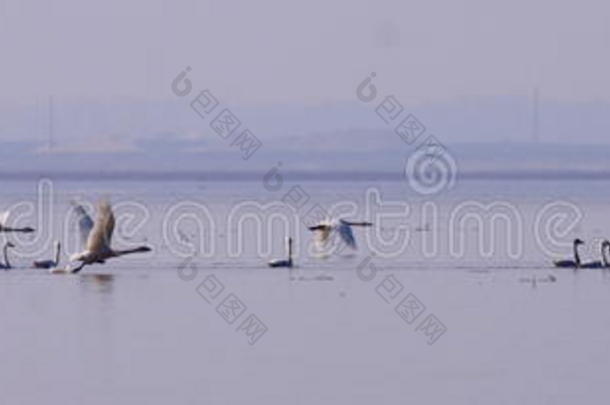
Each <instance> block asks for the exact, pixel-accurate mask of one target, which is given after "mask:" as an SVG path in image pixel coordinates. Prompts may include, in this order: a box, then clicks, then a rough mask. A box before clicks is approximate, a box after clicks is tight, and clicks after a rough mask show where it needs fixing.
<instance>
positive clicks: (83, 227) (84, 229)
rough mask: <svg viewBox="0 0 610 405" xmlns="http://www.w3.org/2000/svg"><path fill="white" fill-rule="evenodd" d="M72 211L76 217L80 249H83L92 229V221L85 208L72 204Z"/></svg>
mask: <svg viewBox="0 0 610 405" xmlns="http://www.w3.org/2000/svg"><path fill="white" fill-rule="evenodd" d="M74 211H75V212H76V215H77V216H78V231H79V233H80V241H81V247H85V246H87V240H88V239H89V234H90V233H91V230H92V229H93V220H92V219H91V217H90V216H89V214H87V211H86V210H85V208H84V207H83V206H82V205H80V204H76V203H74Z"/></svg>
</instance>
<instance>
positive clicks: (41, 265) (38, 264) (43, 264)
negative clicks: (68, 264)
mask: <svg viewBox="0 0 610 405" xmlns="http://www.w3.org/2000/svg"><path fill="white" fill-rule="evenodd" d="M60 253H61V242H60V241H57V242H55V260H53V259H50V260H36V261H35V262H34V263H33V266H34V267H35V268H37V269H51V268H53V267H57V265H58V264H59V255H60Z"/></svg>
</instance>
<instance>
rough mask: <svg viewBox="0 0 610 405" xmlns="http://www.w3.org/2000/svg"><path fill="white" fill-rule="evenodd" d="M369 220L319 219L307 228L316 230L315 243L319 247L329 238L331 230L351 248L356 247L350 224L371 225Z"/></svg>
mask: <svg viewBox="0 0 610 405" xmlns="http://www.w3.org/2000/svg"><path fill="white" fill-rule="evenodd" d="M372 225H373V224H372V223H371V222H352V221H346V220H344V219H338V220H332V221H329V220H325V221H321V222H320V223H318V224H317V225H314V226H310V227H308V229H309V230H310V231H313V232H316V244H317V245H318V246H319V247H323V246H324V245H326V243H327V242H328V240H329V239H330V238H329V237H330V235H331V233H332V232H335V231H336V232H337V233H338V234H339V236H340V237H341V239H342V240H343V242H345V244H346V245H347V246H349V247H351V248H352V249H356V238H354V233H353V232H352V226H372Z"/></svg>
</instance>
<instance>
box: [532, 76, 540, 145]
mask: <svg viewBox="0 0 610 405" xmlns="http://www.w3.org/2000/svg"><path fill="white" fill-rule="evenodd" d="M539 103H540V99H539V94H538V87H534V94H533V100H532V141H533V142H535V143H538V142H540V121H539V120H540V117H539V114H540V112H539V109H538V107H539Z"/></svg>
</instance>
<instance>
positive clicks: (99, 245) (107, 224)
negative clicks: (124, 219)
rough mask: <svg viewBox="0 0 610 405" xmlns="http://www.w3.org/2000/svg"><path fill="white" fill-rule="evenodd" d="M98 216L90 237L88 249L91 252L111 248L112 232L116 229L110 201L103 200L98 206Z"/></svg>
mask: <svg viewBox="0 0 610 405" xmlns="http://www.w3.org/2000/svg"><path fill="white" fill-rule="evenodd" d="M97 211H98V212H97V217H96V218H95V224H94V225H93V229H92V230H91V233H89V238H88V239H87V250H88V251H90V252H103V251H105V250H110V242H111V240H112V232H113V231H114V214H113V213H112V208H111V207H110V203H109V202H108V201H101V202H100V203H99V205H98V208H97Z"/></svg>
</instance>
